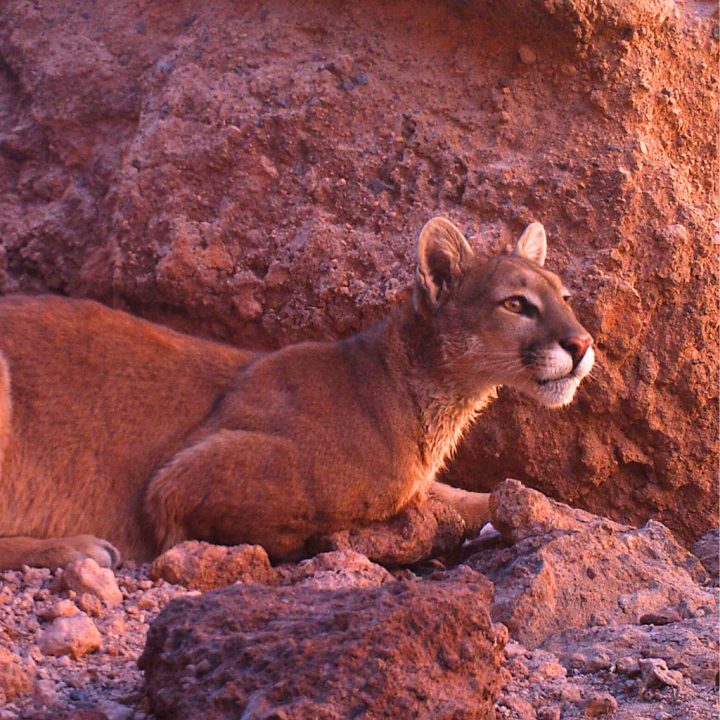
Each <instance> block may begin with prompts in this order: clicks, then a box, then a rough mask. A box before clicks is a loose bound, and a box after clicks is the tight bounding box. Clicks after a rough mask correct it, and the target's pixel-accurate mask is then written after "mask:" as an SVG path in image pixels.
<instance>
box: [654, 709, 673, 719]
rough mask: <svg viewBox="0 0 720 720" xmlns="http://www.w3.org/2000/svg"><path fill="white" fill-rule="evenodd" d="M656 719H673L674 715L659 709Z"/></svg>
mask: <svg viewBox="0 0 720 720" xmlns="http://www.w3.org/2000/svg"><path fill="white" fill-rule="evenodd" d="M655 720H672V715H671V714H670V713H667V712H665V711H664V710H658V712H656V713H655Z"/></svg>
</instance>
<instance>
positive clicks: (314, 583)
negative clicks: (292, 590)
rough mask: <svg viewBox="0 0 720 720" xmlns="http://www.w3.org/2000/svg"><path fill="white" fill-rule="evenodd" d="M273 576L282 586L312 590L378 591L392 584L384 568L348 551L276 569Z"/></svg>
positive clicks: (392, 580) (323, 555)
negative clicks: (276, 574) (278, 579)
mask: <svg viewBox="0 0 720 720" xmlns="http://www.w3.org/2000/svg"><path fill="white" fill-rule="evenodd" d="M277 572H278V575H279V577H280V578H281V582H282V583H283V584H294V585H302V586H303V587H308V588H313V589H315V590H339V589H341V588H352V587H356V588H366V587H380V585H384V584H385V583H388V582H394V581H395V578H394V577H393V576H392V575H391V574H390V573H389V572H388V571H387V570H386V569H385V568H384V567H382V566H381V565H376V564H375V563H373V562H370V560H368V559H367V558H366V557H365V556H364V555H360V553H356V552H354V551H352V550H336V551H334V552H329V553H322V554H320V555H316V556H315V557H313V558H310V559H309V560H303V562H301V563H299V564H298V565H286V566H280V567H279V568H278V570H277Z"/></svg>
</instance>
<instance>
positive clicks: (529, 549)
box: [0, 481, 718, 720]
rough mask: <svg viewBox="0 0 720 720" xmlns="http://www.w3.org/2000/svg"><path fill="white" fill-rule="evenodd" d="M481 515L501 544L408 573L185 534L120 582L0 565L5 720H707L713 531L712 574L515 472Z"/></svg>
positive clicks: (352, 554)
mask: <svg viewBox="0 0 720 720" xmlns="http://www.w3.org/2000/svg"><path fill="white" fill-rule="evenodd" d="M493 508H494V509H493V513H494V522H495V524H496V525H497V527H498V528H499V529H500V531H501V533H502V534H501V533H499V532H497V531H496V530H494V529H491V528H486V529H485V531H484V532H483V533H482V534H481V535H480V536H479V537H478V538H477V539H475V540H474V541H472V542H470V543H467V542H466V543H465V544H464V545H463V546H462V548H460V549H458V548H455V552H454V553H453V554H452V555H451V554H448V553H446V554H445V555H444V556H443V557H441V558H435V559H434V560H428V561H424V562H421V563H419V564H414V565H412V566H411V567H409V568H407V567H406V568H397V567H395V568H394V569H392V570H388V569H385V568H383V567H382V566H380V565H378V564H376V563H374V562H372V561H371V560H369V559H368V558H367V557H366V556H365V555H361V554H360V553H358V552H356V551H355V550H352V549H351V548H349V547H345V548H344V549H341V550H334V551H331V552H328V553H323V554H320V555H318V556H316V557H314V558H312V559H310V560H306V561H304V562H302V563H299V564H293V565H283V566H279V567H276V568H273V567H271V566H270V564H269V562H268V560H267V556H266V555H265V553H264V552H263V551H262V549H261V548H258V547H252V546H240V547H238V548H221V547H216V546H210V545H207V544H206V543H197V542H195V543H185V544H183V545H181V546H178V547H177V548H174V549H173V550H171V551H169V552H168V553H166V554H165V555H164V556H161V557H160V558H158V560H156V561H155V563H154V564H153V565H143V566H135V565H133V564H131V563H130V564H127V565H126V566H125V567H123V568H121V569H119V570H118V571H117V572H115V573H113V572H112V571H110V570H101V569H100V568H98V567H97V566H96V565H95V563H94V562H93V561H80V562H76V563H73V564H72V565H70V566H68V567H67V568H65V570H64V571H57V572H55V573H50V572H49V571H47V570H40V569H33V568H27V569H24V570H23V571H18V572H5V573H3V574H2V576H1V583H2V584H1V585H0V588H1V589H0V643H1V644H0V694H2V695H4V699H5V704H4V706H3V708H2V710H0V719H1V720H10V719H13V720H14V719H15V718H65V719H67V720H69V719H70V718H74V719H75V720H121V719H123V720H125V719H127V720H130V719H131V718H133V719H136V720H140V719H144V718H154V717H157V718H188V719H189V718H197V717H207V718H237V717H240V716H241V715H242V717H244V718H248V719H249V718H255V719H257V720H259V719H260V718H265V719H266V720H269V719H270V718H283V719H286V720H301V719H303V720H311V719H312V718H328V719H331V718H333V719H335V718H346V717H347V718H349V717H360V718H361V717H367V718H376V717H396V718H405V717H408V718H410V717H418V718H456V719H458V720H460V719H464V718H468V719H470V718H491V717H493V715H492V713H493V711H494V712H495V717H497V718H509V719H513V720H535V719H536V720H561V719H562V720H569V719H572V718H586V717H612V718H621V719H623V720H671V719H672V720H691V719H692V720H700V719H703V720H706V719H707V718H709V717H713V716H714V714H715V712H716V706H715V703H716V698H717V695H716V694H717V682H718V638H717V627H718V603H717V600H718V598H717V592H718V589H717V557H718V534H717V533H713V534H711V535H710V536H708V538H707V539H706V541H705V545H704V547H703V546H702V545H701V546H698V548H697V553H698V555H699V556H704V557H705V559H706V565H707V569H705V568H704V567H703V565H702V564H701V562H700V560H699V559H698V557H696V556H695V555H693V554H691V553H688V552H687V551H686V550H684V549H683V548H682V547H681V546H680V545H679V544H678V543H677V541H676V540H675V539H674V538H673V536H672V534H671V533H670V532H669V531H668V530H667V529H666V528H665V527H664V526H662V525H661V524H659V523H657V522H651V523H649V524H647V525H646V526H644V527H642V528H639V529H635V528H631V527H628V526H624V525H619V524H617V523H614V522H612V521H609V520H607V519H605V518H601V517H598V516H594V515H591V514H589V513H586V512H584V511H581V510H573V509H571V508H569V507H567V506H564V505H560V504H558V503H555V502H554V501H551V500H549V499H548V498H546V497H545V496H543V495H541V494H540V493H537V492H535V491H531V490H528V489H526V488H524V487H523V486H522V485H521V484H520V483H518V482H516V481H506V482H505V483H503V484H502V485H501V486H500V487H499V488H498V490H497V491H496V492H495V493H494V495H493ZM431 514H432V511H431ZM435 514H436V513H435ZM412 517H413V518H414V519H413V520H411V521H407V522H411V523H416V525H417V527H418V528H421V529H420V530H418V534H419V535H421V534H422V533H423V532H425V531H424V530H423V529H422V526H423V521H422V519H418V517H419V514H414V515H412ZM386 532H388V531H386ZM389 532H400V533H401V534H402V533H403V532H404V533H405V534H407V525H406V526H405V527H404V528H400V529H398V528H397V527H396V528H395V529H394V530H392V529H391V530H390V531H389ZM436 532H437V533H438V535H439V536H442V535H443V531H442V529H439V530H438V529H437V528H436ZM345 540H347V538H345ZM442 542H446V541H442ZM363 543H364V546H365V548H366V549H367V550H368V552H369V553H370V554H372V553H373V550H372V547H371V543H372V540H371V539H370V538H369V536H368V535H366V536H365V537H364V538H363ZM377 545H378V547H379V548H381V549H382V552H386V551H387V547H388V536H387V534H386V535H384V536H382V535H380V534H379V535H378V540H377ZM398 545H399V546H400V547H402V546H401V544H400V543H399V544H398ZM709 548H714V552H710V550H709ZM403 552H404V550H403ZM397 561H399V558H395V561H393V562H392V563H391V564H392V565H397ZM713 561H714V562H715V566H713ZM713 573H714V575H713ZM228 583H231V584H229V585H228ZM212 588H218V589H216V590H212ZM163 609H165V610H164V612H162V613H161V611H163ZM149 628H150V634H149V636H148V641H147V646H146V645H145V640H146V635H147V633H148V629H149ZM143 651H144V652H143ZM139 659H140V665H141V666H142V669H143V671H144V674H145V677H146V679H147V683H146V684H145V683H144V681H143V672H142V671H141V670H140V669H139V668H138V660H139Z"/></svg>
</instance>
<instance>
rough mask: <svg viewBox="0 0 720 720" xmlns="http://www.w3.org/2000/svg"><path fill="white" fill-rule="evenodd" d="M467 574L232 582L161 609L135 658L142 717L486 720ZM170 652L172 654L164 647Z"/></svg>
mask: <svg viewBox="0 0 720 720" xmlns="http://www.w3.org/2000/svg"><path fill="white" fill-rule="evenodd" d="M491 592H492V588H491V586H490V584H489V583H488V582H487V581H486V580H485V579H484V578H482V577H481V576H479V575H477V574H476V573H473V572H470V571H464V572H462V573H459V574H457V573H445V574H444V575H443V577H441V578H438V579H436V580H433V581H415V582H413V581H411V582H407V581H402V580H399V581H396V582H392V583H387V584H384V585H382V586H381V587H368V588H352V589H339V590H316V589H314V588H312V587H308V586H305V585H303V584H300V585H296V586H290V587H260V586H257V585H232V586H230V587H227V588H223V589H221V590H217V591H215V592H213V593H208V594H205V595H202V596H199V597H195V598H183V599H180V600H174V601H172V602H171V603H170V604H169V605H168V606H167V607H166V608H165V610H163V612H162V613H161V614H160V615H159V617H158V618H157V620H155V622H154V623H153V624H152V625H151V628H150V631H149V633H148V639H147V645H146V648H145V651H144V652H143V655H142V656H141V658H140V661H139V663H140V666H141V668H142V669H143V670H144V671H145V677H146V687H147V692H148V696H149V698H150V702H151V709H152V710H153V712H155V713H156V714H157V715H158V716H160V717H173V718H177V720H184V719H189V718H197V717H199V716H202V715H204V714H205V713H206V711H207V698H208V697H212V698H213V705H212V707H213V715H212V717H213V720H220V718H236V717H239V716H240V715H243V714H245V716H246V717H258V718H259V717H264V718H270V717H276V718H280V717H287V718H292V719H293V720H303V719H306V720H310V719H311V718H340V717H352V716H353V715H356V716H357V715H358V714H359V713H362V714H363V715H365V716H366V717H395V718H405V717H438V718H439V717H445V716H448V715H447V713H450V712H452V716H453V717H458V718H459V717H466V718H478V719H480V718H489V717H491V715H492V707H493V703H494V701H495V699H496V697H497V695H498V692H499V684H500V657H501V651H502V637H499V636H498V635H497V634H496V632H495V630H494V629H493V626H492V622H491V620H490V617H489V614H488V603H489V599H490V595H491ZM171 648H172V649H171Z"/></svg>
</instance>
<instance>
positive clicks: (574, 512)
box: [490, 478, 624, 543]
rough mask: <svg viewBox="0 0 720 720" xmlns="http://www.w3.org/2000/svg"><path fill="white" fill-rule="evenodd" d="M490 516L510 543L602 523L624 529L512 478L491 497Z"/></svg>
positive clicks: (495, 526)
mask: <svg viewBox="0 0 720 720" xmlns="http://www.w3.org/2000/svg"><path fill="white" fill-rule="evenodd" d="M490 514H491V516H492V525H493V527H494V528H495V529H496V530H497V531H498V532H499V533H500V534H501V535H502V537H503V539H504V540H505V541H506V542H508V543H516V542H519V541H520V540H525V539H526V538H531V537H535V536H538V535H548V534H549V533H552V532H553V531H555V530H564V531H576V530H587V529H591V528H593V527H594V526H595V525H598V524H599V523H603V524H607V525H608V527H612V528H615V529H621V528H623V527H624V526H621V525H618V524H617V523H613V522H611V521H609V520H607V519H605V518H600V517H598V516H597V515H592V514H591V513H588V512H585V511H584V510H579V509H578V508H571V507H569V506H568V505H564V504H563V503H559V502H556V501H555V500H551V499H550V498H548V497H546V496H545V495H543V494H542V493H541V492H538V491H537V490H533V489H532V488H529V487H525V486H524V485H523V484H522V483H521V482H520V481H519V480H514V479H512V478H509V479H507V480H505V481H504V482H502V483H500V485H498V486H497V487H496V488H495V489H494V490H493V491H492V493H491V494H490Z"/></svg>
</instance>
